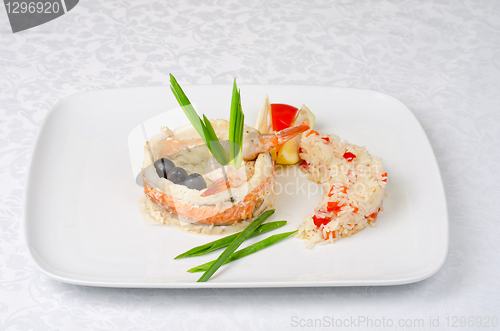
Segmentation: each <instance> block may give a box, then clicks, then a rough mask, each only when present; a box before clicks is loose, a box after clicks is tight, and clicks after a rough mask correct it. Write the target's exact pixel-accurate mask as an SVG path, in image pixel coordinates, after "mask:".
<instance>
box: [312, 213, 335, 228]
mask: <svg viewBox="0 0 500 331" xmlns="http://www.w3.org/2000/svg"><path fill="white" fill-rule="evenodd" d="M330 221H331V219H329V218H327V217H318V216H316V215H314V216H313V222H314V225H316V226H317V227H318V228H319V227H320V226H321V225H327V224H328V223H330Z"/></svg>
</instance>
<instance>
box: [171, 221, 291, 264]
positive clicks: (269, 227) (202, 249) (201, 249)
mask: <svg viewBox="0 0 500 331" xmlns="http://www.w3.org/2000/svg"><path fill="white" fill-rule="evenodd" d="M285 224H286V221H276V222H269V223H265V224H262V225H261V226H259V227H258V228H257V230H255V231H254V232H252V234H251V235H250V237H248V238H253V237H256V236H259V235H261V234H264V233H266V232H269V231H273V230H276V229H278V228H281V227H282V226H284V225H285ZM240 233H241V232H237V233H234V234H232V235H229V236H227V237H224V238H221V239H218V240H215V241H212V242H209V243H208V244H205V245H201V246H197V247H194V248H191V249H190V250H188V251H187V252H184V253H182V254H179V255H177V256H176V257H175V258H174V259H182V258H185V257H193V256H200V255H205V254H208V253H211V252H213V251H216V250H218V249H221V248H224V247H226V246H228V245H229V244H230V243H231V242H232V241H233V240H234V239H235V238H236V237H237V236H238V235H239V234H240Z"/></svg>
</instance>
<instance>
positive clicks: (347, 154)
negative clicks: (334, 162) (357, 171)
mask: <svg viewBox="0 0 500 331" xmlns="http://www.w3.org/2000/svg"><path fill="white" fill-rule="evenodd" d="M355 157H356V155H354V154H352V153H351V152H345V153H344V159H346V160H347V162H351V161H352V160H354V158H355Z"/></svg>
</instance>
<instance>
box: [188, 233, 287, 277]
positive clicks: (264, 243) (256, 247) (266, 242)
mask: <svg viewBox="0 0 500 331" xmlns="http://www.w3.org/2000/svg"><path fill="white" fill-rule="evenodd" d="M295 232H297V230H295V231H290V232H284V233H279V234H275V235H272V236H270V237H269V238H266V239H263V240H261V241H258V242H256V243H255V244H252V245H250V246H248V247H246V248H243V249H240V250H239V251H236V252H234V253H233V254H231V256H230V257H229V258H228V259H227V260H226V261H225V262H224V264H227V263H229V262H233V261H236V260H239V259H241V258H243V257H245V256H248V255H250V254H253V253H255V252H258V251H260V250H263V249H264V248H267V247H269V246H271V245H274V244H276V243H277V242H279V241H281V240H283V239H285V238H287V237H289V236H291V235H292V234H294V233H295ZM214 263H215V260H214V261H210V262H207V263H204V264H202V265H199V266H196V267H193V268H191V269H189V270H188V272H192V273H194V272H201V271H206V270H208V269H209V268H210V267H211V266H212V265H213V264H214Z"/></svg>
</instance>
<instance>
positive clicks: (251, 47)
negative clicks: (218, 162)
mask: <svg viewBox="0 0 500 331" xmlns="http://www.w3.org/2000/svg"><path fill="white" fill-rule="evenodd" d="M169 72H175V73H176V77H177V79H178V80H179V81H182V82H183V83H184V84H230V83H231V81H232V79H233V78H234V77H238V82H239V83H240V84H306V85H329V86H347V87H358V88H367V89H373V90H378V91H382V92H385V93H388V94H391V95H393V96H394V97H396V98H398V99H400V100H401V101H403V102H404V103H405V104H406V105H407V106H408V107H409V108H410V109H411V110H412V111H413V112H414V114H415V115H416V117H417V118H418V120H419V121H420V122H421V124H422V126H423V127H424V130H425V131H426V133H427V134H428V136H429V139H430V141H431V144H432V147H433V148H434V151H435V154H436V157H437V160H438V163H439V166H440V170H441V174H442V176H443V181H444V185H445V190H446V195H447V202H448V211H449V220H450V247H449V253H448V257H447V260H446V262H445V264H444V266H443V267H442V269H441V270H439V271H438V272H437V274H435V275H434V276H433V277H431V278H429V279H427V280H424V281H422V282H419V283H415V284H410V285H403V286H391V287H353V288H291V289H286V288H279V289H225V290H222V289H217V290H210V289H206V290H182V289H180V290H153V289H106V288H91V287H84V286H75V285H68V284H63V283H59V282H57V281H55V280H52V279H50V278H48V277H46V276H45V275H44V274H42V273H40V271H38V269H37V268H36V266H35V265H34V263H33V261H31V259H30V258H29V256H28V254H27V250H26V247H25V243H24V238H23V230H24V229H23V226H22V210H23V194H24V182H25V175H26V172H27V166H28V161H29V155H30V153H31V151H32V149H33V147H34V142H35V139H36V135H37V132H38V130H39V128H40V125H41V122H42V120H43V118H44V116H45V115H46V114H47V112H48V111H49V110H50V108H51V107H52V106H53V105H54V104H55V103H56V102H57V101H59V100H60V99H62V98H64V97H66V96H69V95H72V94H74V93H77V92H82V91H88V90H97V89H106V88H116V87H132V86H148V85H168V73H169ZM499 89H500V5H499V2H498V1H495V0H490V1H472V0H469V1H420V2H419V1H399V2H398V1H387V0H378V1H354V0H346V1H337V2H328V1H319V0H318V1H293V0H292V1H258V2H257V1H217V0H215V1H214V0H208V1H202V0H189V1H149V0H148V1H131V0H122V1H118V0H110V1H97V0H85V1H80V3H79V4H78V5H77V6H76V7H75V8H74V9H73V10H72V11H71V12H70V13H68V14H66V15H64V16H62V17H60V18H58V19H56V20H54V21H52V22H49V23H47V24H44V25H41V26H39V27H36V28H33V29H30V30H27V31H25V32H20V33H16V34H12V32H11V31H10V27H9V25H8V20H7V16H6V12H5V11H4V10H3V9H0V329H2V330H27V329H34V330H48V329H51V330H54V329H59V330H90V329H92V330H117V329H120V330H143V329H146V328H148V329H170V330H199V329H205V330H284V329H296V328H298V327H295V326H296V325H297V323H295V322H294V320H295V321H298V322H300V323H299V324H302V325H306V322H301V321H306V320H307V319H323V317H324V316H333V317H335V318H340V319H349V318H351V316H352V317H357V316H366V317H367V318H371V319H380V320H381V319H382V318H385V319H392V320H393V321H394V323H397V321H398V320H399V319H404V320H406V319H410V320H413V319H423V320H424V321H425V326H426V327H429V323H430V320H429V318H430V316H432V317H434V318H436V317H439V318H440V323H441V324H440V325H441V327H445V326H446V318H447V317H449V318H450V321H451V318H452V316H458V317H460V316H465V317H470V316H472V317H485V316H490V317H492V316H494V315H495V314H496V316H497V317H500V313H499V312H500V300H499V297H500V278H499V277H498V274H500V263H499V262H500V258H499V254H500V253H499V252H500V240H499V238H500V222H499V220H498V215H500V207H499V203H498V201H499V194H498V192H499V190H498V184H499V183H500V175H499V170H500V169H499V168H500V166H499V164H500V152H499V149H498V147H499V146H500V93H499ZM407 325H408V324H407ZM459 325H460V324H459ZM475 325H476V326H477V324H475ZM306 326H307V325H306ZM322 326H323V327H324V328H325V329H328V327H327V326H326V324H323V325H322ZM467 328H468V329H474V328H471V327H467ZM373 329H377V327H376V325H374V328H373ZM408 329H418V328H416V327H408Z"/></svg>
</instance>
